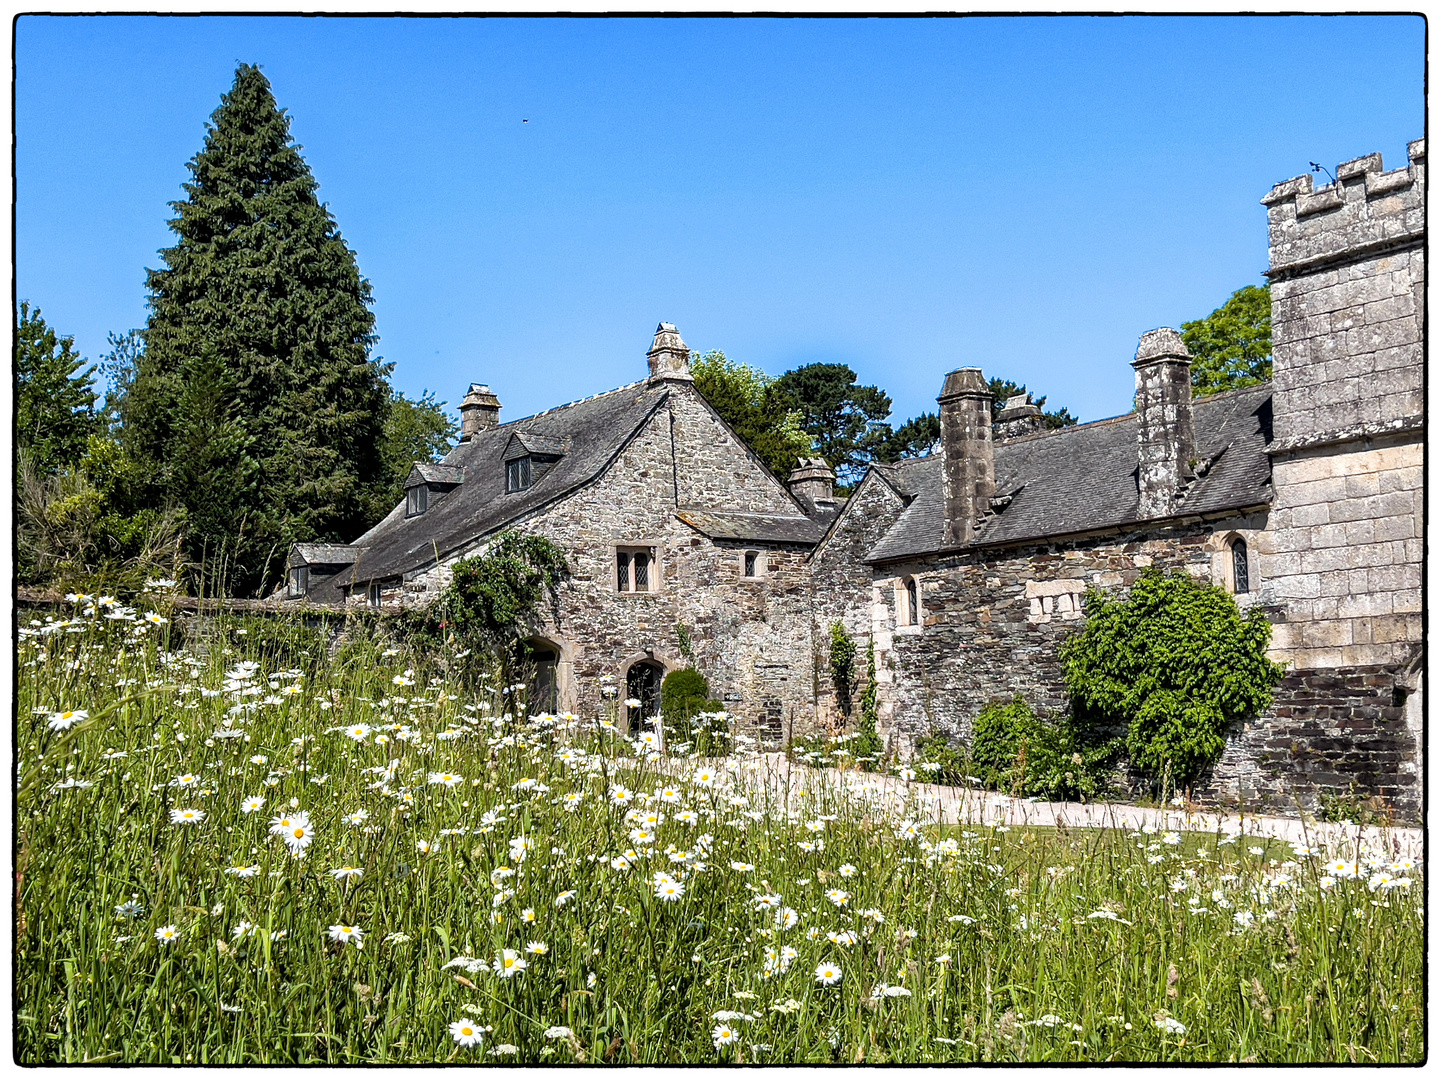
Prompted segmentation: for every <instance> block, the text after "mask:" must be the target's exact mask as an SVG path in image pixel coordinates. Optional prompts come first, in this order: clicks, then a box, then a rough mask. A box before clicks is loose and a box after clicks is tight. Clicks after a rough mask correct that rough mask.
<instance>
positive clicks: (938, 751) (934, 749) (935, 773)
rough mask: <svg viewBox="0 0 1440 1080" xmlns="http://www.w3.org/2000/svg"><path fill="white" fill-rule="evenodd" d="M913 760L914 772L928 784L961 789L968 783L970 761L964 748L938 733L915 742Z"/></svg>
mask: <svg viewBox="0 0 1440 1080" xmlns="http://www.w3.org/2000/svg"><path fill="white" fill-rule="evenodd" d="M913 760H914V764H915V772H916V773H917V775H918V776H919V777H920V779H922V780H924V781H926V782H928V783H931V784H948V785H950V786H952V787H962V786H964V785H965V784H966V783H967V782H968V778H969V776H970V760H969V756H968V755H967V754H966V753H965V748H964V747H963V746H957V745H956V744H955V743H952V742H951V741H950V740H949V739H948V738H946V737H945V736H944V735H943V734H941V733H939V732H936V733H935V734H934V735H927V736H926V737H925V738H923V739H918V740H916V743H915V757H914V759H913ZM932 765H933V766H934V768H930V766H932Z"/></svg>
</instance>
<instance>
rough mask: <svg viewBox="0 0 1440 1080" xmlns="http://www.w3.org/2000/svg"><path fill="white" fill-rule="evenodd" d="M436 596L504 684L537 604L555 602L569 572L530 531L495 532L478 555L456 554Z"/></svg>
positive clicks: (554, 550) (529, 632) (513, 671)
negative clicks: (493, 665)
mask: <svg viewBox="0 0 1440 1080" xmlns="http://www.w3.org/2000/svg"><path fill="white" fill-rule="evenodd" d="M453 570H454V577H453V578H452V579H451V582H450V585H449V586H448V587H447V588H446V590H445V592H444V594H443V595H442V596H441V598H440V601H439V607H440V611H441V612H442V613H443V617H444V619H445V621H446V623H447V624H448V626H449V627H450V628H452V629H453V630H454V633H455V636H456V638H457V639H459V640H460V641H461V642H463V643H464V644H465V645H467V646H468V647H470V648H472V649H475V650H476V651H478V652H480V653H483V654H484V655H485V656H487V657H489V658H491V659H492V660H493V661H495V663H496V664H497V666H498V667H499V670H500V675H501V678H502V679H503V680H504V682H505V684H506V685H507V686H508V685H511V684H513V683H514V682H516V681H517V679H516V678H515V676H516V675H517V674H518V673H519V672H521V671H522V670H524V662H525V658H526V656H527V655H528V647H527V645H526V642H527V641H528V639H529V638H530V637H531V636H533V633H534V631H535V630H536V629H538V624H539V621H540V618H541V613H542V604H543V603H544V602H545V601H546V600H547V599H548V600H549V601H550V604H551V607H552V609H553V608H554V605H556V604H557V603H558V602H559V590H560V585H561V584H562V583H563V582H564V581H566V580H567V579H568V578H569V576H570V569H569V566H568V565H567V564H566V561H565V552H564V550H563V549H561V548H560V546H559V545H558V544H555V543H554V542H552V541H550V540H547V539H546V538H545V537H543V536H535V535H532V534H530V533H514V532H507V533H501V534H500V536H498V537H497V538H496V539H495V541H494V542H493V543H492V544H490V546H489V547H488V548H487V549H486V550H485V552H484V553H483V554H481V555H477V556H475V557H473V558H469V559H461V560H460V561H459V562H457V563H456V564H455V565H454V567H453Z"/></svg>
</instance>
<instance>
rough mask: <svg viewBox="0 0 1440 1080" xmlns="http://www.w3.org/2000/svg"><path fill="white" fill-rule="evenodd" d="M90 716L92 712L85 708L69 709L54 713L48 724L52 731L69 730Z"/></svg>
mask: <svg viewBox="0 0 1440 1080" xmlns="http://www.w3.org/2000/svg"><path fill="white" fill-rule="evenodd" d="M89 718H90V713H89V712H88V711H87V710H85V709H69V710H66V711H65V712H57V713H52V714H51V715H50V720H49V723H48V726H49V728H50V730H51V731H69V730H70V729H71V728H72V727H74V726H75V725H76V724H78V723H80V722H81V721H83V720H88V719H89Z"/></svg>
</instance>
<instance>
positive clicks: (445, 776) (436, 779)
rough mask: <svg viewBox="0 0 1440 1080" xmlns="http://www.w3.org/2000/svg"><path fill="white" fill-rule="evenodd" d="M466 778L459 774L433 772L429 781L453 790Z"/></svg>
mask: <svg viewBox="0 0 1440 1080" xmlns="http://www.w3.org/2000/svg"><path fill="white" fill-rule="evenodd" d="M464 779H465V778H464V777H463V776H460V775H459V774H458V773H448V772H432V773H431V774H430V776H429V781H430V783H432V784H444V785H445V786H446V787H447V788H453V787H454V786H455V785H456V784H458V783H460V782H461V781H462V780H464Z"/></svg>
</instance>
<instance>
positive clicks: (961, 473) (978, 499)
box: [937, 368, 995, 547]
mask: <svg viewBox="0 0 1440 1080" xmlns="http://www.w3.org/2000/svg"><path fill="white" fill-rule="evenodd" d="M937 400H938V401H939V402H940V454H941V458H942V461H941V465H942V468H943V476H942V485H943V489H944V493H945V544H946V546H947V547H958V546H959V545H961V544H968V543H969V542H970V541H971V540H972V539H973V538H974V536H975V529H976V528H977V526H979V524H980V522H981V521H982V520H983V519H984V517H985V515H986V514H987V513H989V511H990V498H991V496H992V495H994V494H995V443H994V441H993V439H992V435H991V430H990V429H991V417H992V413H991V406H990V402H991V397H990V384H989V383H987V382H986V381H985V376H984V375H982V374H980V369H979V368H960V369H958V370H956V371H952V372H950V374H949V375H947V376H945V387H944V389H943V390H941V391H940V397H939V398H938V399H937Z"/></svg>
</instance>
